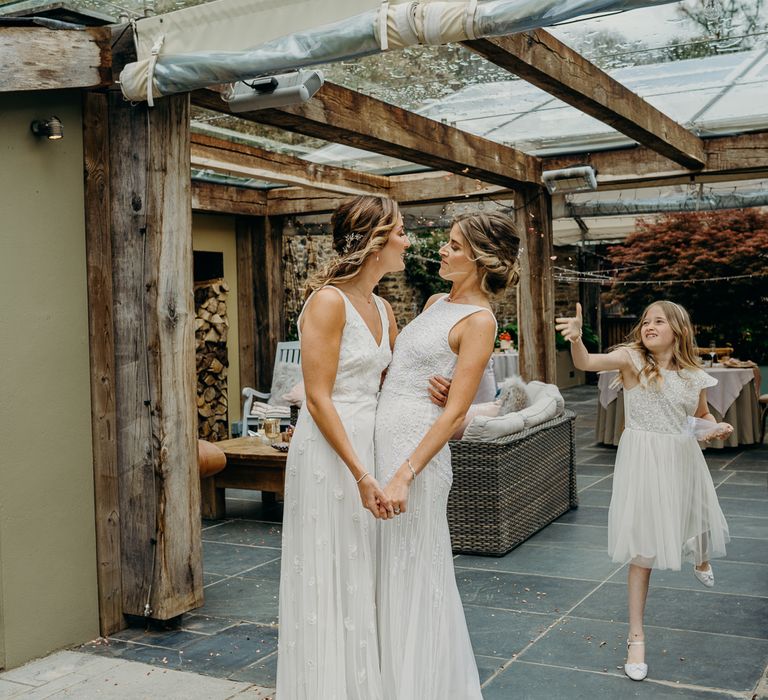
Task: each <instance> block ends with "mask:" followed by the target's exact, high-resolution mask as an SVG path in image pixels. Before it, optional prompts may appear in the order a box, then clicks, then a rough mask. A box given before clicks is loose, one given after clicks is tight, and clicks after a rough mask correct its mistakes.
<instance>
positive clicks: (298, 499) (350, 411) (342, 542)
mask: <svg viewBox="0 0 768 700" xmlns="http://www.w3.org/2000/svg"><path fill="white" fill-rule="evenodd" d="M333 289H336V291H337V292H339V294H341V296H342V298H343V299H344V304H345V307H346V323H345V325H344V331H343V334H342V338H341V349H340V353H339V363H338V369H337V372H336V381H335V384H334V386H333V393H332V398H333V403H334V405H335V407H336V410H337V411H338V413H339V416H340V418H341V421H342V423H343V425H344V428H345V430H346V431H347V435H348V436H349V439H350V440H351V442H352V445H353V446H354V448H355V451H356V452H357V455H358V456H359V458H360V459H361V460H362V463H363V464H364V465H365V467H366V469H368V470H369V471H370V472H371V474H373V473H374V460H373V429H374V419H375V414H376V397H377V394H378V391H379V384H380V382H381V373H382V371H383V370H384V369H385V368H386V367H387V365H388V364H389V361H390V358H391V355H392V353H391V351H390V348H389V327H388V326H389V324H388V319H387V313H386V309H385V307H384V302H383V301H382V300H381V299H380V298H378V297H375V296H374V299H375V303H376V306H377V308H378V310H379V315H380V317H381V324H382V329H383V331H382V336H381V342H380V343H379V344H378V345H377V344H376V340H375V339H374V337H373V335H372V334H371V331H370V330H369V329H368V326H367V325H366V324H365V322H364V321H363V319H362V317H361V316H360V314H359V313H358V312H357V310H356V309H355V308H354V306H352V304H351V302H350V301H349V299H347V297H346V296H345V295H344V294H343V292H341V291H340V290H338V289H337V288H335V287H333ZM299 320H301V317H299ZM374 524H375V520H374V518H373V516H372V515H371V513H369V512H368V511H367V510H365V509H364V508H363V505H362V503H361V501H360V495H359V491H358V488H357V485H356V484H355V480H354V478H353V477H352V474H351V473H350V471H349V469H348V468H347V466H346V465H345V464H344V463H343V462H342V461H341V459H339V457H338V455H337V454H336V452H334V450H333V449H332V448H331V446H330V445H329V444H328V442H327V441H326V440H325V438H324V437H323V436H322V434H321V433H320V430H319V428H318V427H317V425H316V424H315V421H314V420H313V419H312V416H311V415H310V414H309V411H307V410H306V409H304V408H303V409H302V410H301V412H300V414H299V419H298V422H297V425H296V431H295V433H294V437H293V440H292V441H291V447H290V450H289V452H288V460H287V463H286V476H285V505H284V513H283V550H282V562H281V570H280V601H279V602H280V631H279V640H278V664H277V698H278V700H381V698H382V697H383V693H382V684H381V675H380V670H379V650H378V640H377V633H376V599H375V575H376V573H375V565H376V561H375V552H374V546H375V527H374Z"/></svg>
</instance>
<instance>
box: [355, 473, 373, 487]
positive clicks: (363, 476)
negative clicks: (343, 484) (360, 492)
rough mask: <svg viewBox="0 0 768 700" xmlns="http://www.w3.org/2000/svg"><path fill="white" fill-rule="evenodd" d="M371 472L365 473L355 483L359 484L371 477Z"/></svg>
mask: <svg viewBox="0 0 768 700" xmlns="http://www.w3.org/2000/svg"><path fill="white" fill-rule="evenodd" d="M370 475H371V474H370V472H365V474H363V475H362V476H361V477H360V478H359V479H355V483H356V484H359V483H360V482H361V481H362V480H363V479H365V477H366V476H370Z"/></svg>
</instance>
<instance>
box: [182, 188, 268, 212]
mask: <svg viewBox="0 0 768 700" xmlns="http://www.w3.org/2000/svg"><path fill="white" fill-rule="evenodd" d="M192 211H204V212H205V211H208V212H216V213H218V214H242V215H244V216H265V215H266V213H267V192H266V190H253V189H250V188H248V187H233V186H232V185H225V184H221V183H216V182H201V181H200V180H192Z"/></svg>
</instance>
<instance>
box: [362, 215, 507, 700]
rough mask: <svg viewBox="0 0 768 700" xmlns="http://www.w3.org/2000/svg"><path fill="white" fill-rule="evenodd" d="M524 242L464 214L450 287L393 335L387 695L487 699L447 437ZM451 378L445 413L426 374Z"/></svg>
mask: <svg viewBox="0 0 768 700" xmlns="http://www.w3.org/2000/svg"><path fill="white" fill-rule="evenodd" d="M518 247H519V239H518V237H517V235H516V233H515V231H514V227H513V225H512V222H511V220H510V219H509V218H508V217H506V216H503V215H499V214H488V215H485V214H473V215H468V216H462V217H459V218H458V219H457V220H456V222H455V224H454V226H453V227H452V229H451V231H450V240H449V241H448V243H446V244H445V245H444V246H443V247H442V248H441V249H440V258H441V264H440V276H441V277H443V278H444V279H446V280H450V281H451V282H452V283H453V286H452V288H451V292H450V294H449V295H447V296H446V295H442V294H441V295H436V296H434V297H432V298H431V299H429V301H428V302H427V304H426V307H425V309H424V311H423V312H422V313H421V314H420V315H419V316H417V317H416V318H415V319H414V320H413V321H412V322H411V323H410V324H408V325H407V326H406V327H405V328H404V329H403V330H402V332H401V333H400V335H399V336H398V337H397V341H396V343H395V349H394V353H393V357H392V364H391V365H390V367H389V371H388V373H387V378H386V380H385V381H384V385H383V387H382V391H381V396H380V397H379V406H378V409H377V412H376V434H375V449H376V475H377V478H378V479H379V481H380V483H382V484H386V486H385V489H384V491H385V494H386V495H387V497H389V498H390V500H391V502H392V506H393V508H394V512H395V514H396V517H395V518H394V519H392V520H387V521H386V522H381V523H380V525H379V532H380V540H379V544H380V548H379V555H378V559H379V590H378V605H379V644H380V651H381V672H382V682H383V688H384V698H386V700H447V699H448V698H456V699H457V700H458V699H459V698H460V699H461V700H477V699H480V698H482V695H481V693H480V681H479V676H478V672H477V665H476V663H475V658H474V654H473V653H472V645H471V642H470V638H469V632H468V630H467V625H466V621H465V618H464V610H463V607H462V604H461V599H460V598H459V591H458V588H457V586H456V579H455V576H454V569H453V557H452V553H451V540H450V535H449V532H448V521H447V516H446V507H447V501H448V492H449V490H450V488H451V456H450V451H449V448H448V445H447V443H448V440H449V439H450V437H451V436H452V435H453V433H454V432H455V431H456V429H457V428H458V427H459V425H460V424H461V422H462V420H463V418H464V416H465V414H466V412H467V409H468V408H469V406H470V403H471V402H472V399H473V397H474V396H475V394H476V393H477V389H478V386H479V384H480V381H481V378H482V376H483V372H484V370H485V368H486V365H487V364H488V359H489V357H490V355H491V353H492V351H493V345H494V340H495V338H496V320H495V318H494V316H493V313H492V311H491V307H490V303H489V298H490V297H491V296H492V295H494V294H496V293H498V292H501V291H503V290H504V289H506V288H507V287H508V286H509V285H510V284H513V283H514V282H515V281H516V280H517V263H516V259H517V251H518ZM432 375H445V376H447V377H452V379H453V383H452V384H451V387H450V393H449V394H448V398H447V403H446V405H445V408H444V410H443V409H440V408H438V407H437V406H435V405H433V404H432V403H430V401H429V398H428V395H427V394H428V390H429V378H430V376H432Z"/></svg>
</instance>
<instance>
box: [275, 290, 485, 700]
mask: <svg viewBox="0 0 768 700" xmlns="http://www.w3.org/2000/svg"><path fill="white" fill-rule="evenodd" d="M479 311H485V312H486V313H488V310H487V309H483V307H480V306H470V305H467V304H454V303H452V302H448V301H446V300H445V297H443V298H441V299H439V300H437V301H436V302H434V303H433V304H432V306H430V307H429V308H428V309H427V310H426V311H424V312H423V313H422V314H420V315H419V316H417V317H416V318H415V319H414V320H413V321H412V322H411V323H410V324H408V325H407V326H406V327H405V328H404V329H403V331H402V332H401V333H400V335H399V336H398V338H397V342H396V343H395V351H394V355H393V357H392V364H391V365H390V367H389V371H388V373H387V378H386V380H385V382H384V386H383V388H382V391H381V396H380V397H379V406H378V409H377V412H376V438H375V448H376V478H377V479H378V480H379V482H380V483H381V484H382V485H384V484H386V483H387V482H388V481H389V480H390V479H391V478H392V476H393V474H394V473H395V471H397V469H398V468H399V467H400V465H401V464H403V463H404V462H405V460H406V458H408V457H410V456H411V454H412V453H413V450H414V448H415V447H416V446H417V445H418V443H419V442H420V441H421V439H422V437H424V435H425V434H426V433H427V431H428V430H429V428H430V427H431V426H432V424H433V423H434V422H435V420H436V419H437V418H438V416H439V415H440V411H441V410H442V409H440V408H438V407H437V406H435V405H434V404H433V403H431V402H430V400H429V391H428V384H429V378H430V376H432V375H435V374H441V375H444V376H447V377H452V376H453V371H454V368H455V366H456V355H455V354H454V353H453V351H452V350H451V349H450V347H449V345H448V333H449V332H450V330H451V328H453V326H455V325H456V324H457V323H458V322H459V321H461V320H462V319H463V318H465V317H467V316H469V315H470V314H473V313H477V312H479ZM451 479H452V476H451V455H450V450H449V448H448V446H447V445H446V446H445V447H444V448H443V449H442V450H440V452H438V454H437V455H436V456H435V457H434V459H433V460H432V461H431V462H430V463H429V464H428V465H427V466H426V467H425V468H424V469H423V470H422V471H421V472H420V473H419V475H418V476H417V477H416V479H415V481H414V482H413V483H412V485H411V487H410V493H409V500H408V508H407V512H406V513H404V514H402V515H398V516H396V517H395V518H394V519H393V520H386V521H381V522H380V523H379V527H378V529H379V557H378V559H379V575H378V581H379V589H378V608H379V647H380V653H381V674H382V682H383V686H384V698H386V700H447V699H448V698H456V700H459V699H460V700H475V699H477V698H482V695H481V693H480V680H479V677H478V672H477V665H476V663H475V657H474V654H473V652H472V644H471V642H470V638H469V632H468V630H467V623H466V620H465V618H464V609H463V607H462V604H461V599H460V597H459V591H458V588H457V586H456V579H455V576H454V569H453V556H452V552H451V539H450V534H449V532H448V520H447V516H446V507H447V503H448V492H449V491H450V488H451ZM280 700H282V699H280Z"/></svg>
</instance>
